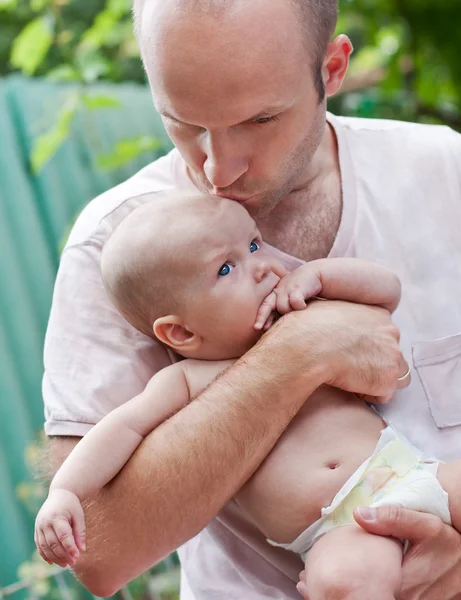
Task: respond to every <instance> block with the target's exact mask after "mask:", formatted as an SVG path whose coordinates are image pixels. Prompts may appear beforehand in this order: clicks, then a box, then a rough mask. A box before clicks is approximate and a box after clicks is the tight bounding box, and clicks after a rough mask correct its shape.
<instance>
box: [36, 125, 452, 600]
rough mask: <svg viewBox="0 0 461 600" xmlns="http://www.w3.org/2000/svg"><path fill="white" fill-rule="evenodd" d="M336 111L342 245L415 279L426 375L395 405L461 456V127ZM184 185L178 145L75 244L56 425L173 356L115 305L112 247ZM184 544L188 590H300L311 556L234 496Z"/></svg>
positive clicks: (50, 390) (410, 294)
mask: <svg viewBox="0 0 461 600" xmlns="http://www.w3.org/2000/svg"><path fill="white" fill-rule="evenodd" d="M328 120H329V122H330V123H331V124H332V126H333V127H334V129H335V132H336V135H337V138H338V144H339V159H340V167H341V176H342V188H343V214H342V219H341V224H340V228H339V231H338V234H337V237H336V240H335V243H334V246H333V248H332V250H331V252H330V256H353V257H360V258H364V259H369V260H373V261H376V262H380V263H382V264H385V265H387V266H388V267H390V268H391V269H393V270H394V271H395V272H396V273H397V274H398V275H399V277H400V279H401V281H402V286H403V295H402V301H401V304H400V306H399V308H398V310H397V311H396V313H395V315H394V321H395V323H396V324H397V326H398V327H399V328H400V330H401V333H402V338H401V347H402V350H403V353H404V355H405V358H406V359H407V361H408V362H409V364H410V365H411V366H412V369H413V378H412V382H411V385H410V386H409V388H407V389H405V390H401V391H399V392H398V393H397V394H396V395H395V397H394V399H393V400H392V401H391V402H390V403H389V404H388V405H387V406H386V407H384V408H383V414H384V416H385V417H386V419H387V420H389V421H390V422H392V424H393V425H394V426H395V427H396V428H397V429H399V430H400V431H401V432H402V433H403V434H404V435H406V436H407V437H408V438H409V439H410V440H411V441H412V442H413V443H414V444H416V445H417V446H419V447H420V448H422V449H423V450H425V451H426V452H428V453H429V454H434V455H436V456H438V457H439V458H441V459H445V460H447V459H451V458H454V457H461V302H460V301H459V298H460V297H461V136H460V135H458V134H456V133H454V132H453V131H451V130H450V129H448V128H446V127H439V126H427V125H413V124H408V123H400V122H392V121H382V120H365V119H351V118H341V117H339V118H337V117H333V116H332V115H328ZM172 187H176V188H182V189H194V188H193V185H192V183H191V182H190V180H189V179H188V177H187V175H186V169H185V164H184V161H183V160H182V158H181V156H180V155H179V153H178V152H177V151H176V150H173V151H172V152H171V153H170V154H168V155H167V156H165V157H163V158H161V159H159V160H157V161H155V162H154V163H152V164H151V165H149V166H147V167H145V168H144V169H143V170H141V171H140V172H139V173H137V174H136V175H135V176H134V177H132V178H131V179H129V180H128V181H126V182H124V183H122V184H121V185H119V186H117V187H115V188H113V189H111V190H109V191H107V192H106V193H104V194H102V195H101V196H99V197H98V198H96V199H95V200H93V202H91V203H90V204H89V205H88V206H87V207H86V208H85V209H84V211H83V212H82V214H81V216H80V217H79V219H78V221H77V223H76V225H75V227H74V229H73V231H72V233H71V235H70V238H69V240H68V242H67V245H66V248H65V250H64V252H63V255H62V259H61V266H60V269H59V273H58V277H57V280H56V287H55V292H54V297H53V306H52V310H51V316H50V321H49V326H48V331H47V336H46V341H45V357H44V359H45V375H44V380H43V395H44V400H45V415H46V424H45V431H46V433H47V434H48V435H70V436H82V435H84V434H85V433H86V432H87V431H88V430H89V429H90V428H91V427H92V426H93V425H94V424H95V423H96V422H97V421H99V420H100V419H101V418H102V417H103V416H104V415H106V414H107V413H108V412H109V411H111V410H112V409H113V408H115V407H116V406H119V405H120V404H122V403H123V402H126V401H127V400H128V399H130V398H131V397H133V396H134V395H135V394H137V393H139V392H140V391H141V390H142V389H143V388H144V386H145V384H146V383H147V381H148V380H149V379H150V377H152V375H153V373H154V372H155V371H156V370H159V369H161V368H163V367H165V366H167V365H168V364H170V362H171V360H172V357H171V356H170V355H169V354H168V353H167V351H166V350H165V349H164V348H163V347H162V346H160V345H159V344H156V343H155V342H153V341H152V340H151V339H149V338H147V337H145V336H143V335H141V334H140V333H138V332H137V331H135V330H134V329H133V328H132V327H131V326H130V325H129V324H128V323H127V322H125V321H124V319H123V318H122V317H120V316H119V315H118V313H117V312H116V310H115V309H114V308H112V306H111V304H110V302H109V300H108V298H107V296H106V294H105V292H104V289H103V286H102V282H101V277H100V273H99V258H100V252H101V248H102V246H103V244H104V242H105V240H106V239H107V238H108V236H109V235H110V233H111V231H112V230H113V228H114V227H115V225H116V224H117V223H119V222H120V221H121V220H122V219H123V218H124V217H125V216H126V215H127V214H128V213H129V212H130V211H131V210H133V209H134V208H135V207H136V206H137V205H139V203H141V202H143V201H145V197H143V196H142V194H145V193H147V192H152V191H160V190H165V189H169V188H172ZM179 554H180V558H181V562H182V565H183V580H184V581H183V584H184V588H183V592H182V596H181V597H182V598H183V600H189V599H192V598H193V599H195V600H209V599H210V598H223V597H225V598H227V599H228V600H233V599H235V600H241V598H245V599H246V600H263V599H264V600H267V599H268V598H280V599H282V598H283V599H285V598H287V599H293V600H294V599H296V600H297V599H298V598H299V595H298V593H297V591H296V589H295V583H296V582H297V579H298V577H297V576H298V573H299V571H300V568H301V562H300V559H299V558H298V557H296V556H295V555H292V554H291V553H289V552H286V551H285V550H282V549H279V548H273V547H271V546H269V544H267V543H266V541H265V539H264V537H263V536H262V535H261V534H260V533H259V532H257V531H256V529H255V528H254V526H253V525H251V524H250V523H249V521H248V520H246V519H245V517H244V515H243V514H242V513H241V512H240V511H239V509H238V507H237V505H236V504H235V503H234V502H230V503H229V504H228V505H227V506H226V507H225V508H224V509H223V511H222V512H221V513H220V515H219V516H218V518H216V519H214V520H213V521H212V522H211V523H210V525H209V526H208V527H207V528H206V529H205V530H204V531H203V532H202V533H200V534H199V535H198V536H196V537H195V538H194V539H192V540H191V541H190V542H188V543H187V544H185V545H184V546H183V547H182V548H181V549H180V550H179ZM186 580H187V581H186Z"/></svg>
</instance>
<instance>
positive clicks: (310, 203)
mask: <svg viewBox="0 0 461 600" xmlns="http://www.w3.org/2000/svg"><path fill="white" fill-rule="evenodd" d="M341 212H342V190H341V173H340V166H339V157H338V144H337V140H336V135H335V133H334V130H333V128H332V127H331V125H329V124H327V126H326V129H325V134H324V136H323V139H322V142H321V144H320V146H319V148H318V150H317V152H316V154H315V155H314V158H313V160H312V162H311V165H310V169H309V172H308V173H307V176H306V178H305V180H304V182H303V184H302V185H301V186H300V187H299V189H297V190H294V191H292V192H291V193H290V194H288V196H287V197H286V198H284V199H283V200H282V201H281V202H280V203H279V204H278V205H277V206H276V207H275V208H274V209H273V210H272V211H271V213H270V214H268V215H267V216H264V217H261V218H259V219H257V224H258V227H259V228H260V230H261V233H262V236H263V238H264V239H265V241H267V242H268V243H269V244H271V245H273V246H276V247H277V248H279V250H282V251H284V252H286V253H288V254H293V255H294V256H297V257H299V258H301V259H303V260H313V259H315V258H322V257H325V256H327V255H328V253H329V252H330V250H331V248H332V246H333V243H334V240H335V238H336V234H337V232H338V229H339V225H340V222H341Z"/></svg>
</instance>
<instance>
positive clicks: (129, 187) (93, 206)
mask: <svg viewBox="0 0 461 600" xmlns="http://www.w3.org/2000/svg"><path fill="white" fill-rule="evenodd" d="M180 161H181V158H180V156H179V153H178V151H177V150H176V149H173V150H172V151H171V152H169V153H168V154H166V155H165V156H162V157H160V158H158V159H157V160H155V161H154V162H152V163H150V164H148V165H147V166H146V167H144V168H143V169H141V170H140V171H138V172H137V173H135V174H134V175H133V176H132V177H130V178H129V179H127V180H126V181H124V182H122V183H120V184H119V185H117V186H115V187H113V188H111V189H109V190H107V191H106V192H103V193H102V194H100V195H99V196H97V197H96V198H94V200H92V201H91V202H89V203H88V204H87V205H86V207H85V208H84V209H83V211H82V212H81V213H80V215H79V217H78V219H77V221H76V222H75V224H74V226H73V228H72V231H71V233H70V235H69V239H68V240H67V244H66V248H68V247H70V246H78V245H82V244H87V243H95V244H98V243H104V241H105V239H106V238H107V237H108V235H110V232H111V231H112V230H113V229H114V227H115V226H116V225H117V224H118V223H119V222H120V221H121V220H122V219H123V218H124V217H126V216H127V215H128V214H129V213H130V212H131V211H132V210H134V209H135V208H136V207H137V206H139V205H140V204H142V202H144V201H146V199H147V198H149V195H150V194H151V193H155V192H161V191H164V190H167V189H170V188H173V187H176V186H177V185H178V184H180V182H178V166H179V165H178V163H179V162H180Z"/></svg>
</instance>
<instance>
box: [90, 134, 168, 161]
mask: <svg viewBox="0 0 461 600" xmlns="http://www.w3.org/2000/svg"><path fill="white" fill-rule="evenodd" d="M161 146H162V143H161V141H160V140H159V139H157V138H153V137H149V136H145V135H141V136H139V137H135V138H130V139H125V140H121V141H120V142H118V144H116V146H115V148H114V150H113V151H112V152H110V153H109V154H102V155H100V156H98V159H97V165H98V167H100V168H101V169H117V168H119V167H121V166H123V165H124V164H126V163H127V162H130V161H131V160H133V159H134V158H136V157H137V156H139V155H140V154H143V153H144V152H152V151H155V150H158V149H159V148H161Z"/></svg>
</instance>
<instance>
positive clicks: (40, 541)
mask: <svg viewBox="0 0 461 600" xmlns="http://www.w3.org/2000/svg"><path fill="white" fill-rule="evenodd" d="M34 540H35V545H36V546H37V550H38V553H39V554H40V556H41V558H43V560H44V561H45V562H47V563H48V564H49V565H52V564H53V561H52V560H51V558H49V557H48V556H47V555H46V553H45V551H46V548H47V546H46V542H45V538H44V536H43V532H41V531H40V530H38V529H36V530H35V534H34Z"/></svg>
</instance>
